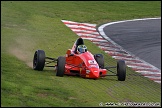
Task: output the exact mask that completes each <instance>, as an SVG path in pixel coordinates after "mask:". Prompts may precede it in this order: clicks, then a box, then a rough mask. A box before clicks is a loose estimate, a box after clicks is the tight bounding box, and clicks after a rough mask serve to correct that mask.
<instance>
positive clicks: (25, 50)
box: [9, 36, 34, 68]
mask: <svg viewBox="0 0 162 108" xmlns="http://www.w3.org/2000/svg"><path fill="white" fill-rule="evenodd" d="M33 43H34V42H33ZM33 43H32V41H31V39H30V38H29V37H27V36H26V37H25V36H21V37H18V38H15V40H14V41H13V43H12V44H11V45H10V47H9V53H11V54H12V55H14V56H15V57H17V58H18V59H19V60H21V61H23V62H25V63H26V64H27V66H29V67H31V68H32V65H33V63H32V60H33V58H32V57H33V53H32V52H31V51H30V50H31V49H32V48H33V46H34V44H33Z"/></svg>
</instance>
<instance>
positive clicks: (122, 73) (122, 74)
mask: <svg viewBox="0 0 162 108" xmlns="http://www.w3.org/2000/svg"><path fill="white" fill-rule="evenodd" d="M117 77H118V80H119V81H125V78H126V65H125V61H124V60H119V61H117Z"/></svg>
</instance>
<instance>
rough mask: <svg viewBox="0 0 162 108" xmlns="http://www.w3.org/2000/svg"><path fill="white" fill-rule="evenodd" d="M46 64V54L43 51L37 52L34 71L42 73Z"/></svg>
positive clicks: (34, 59)
mask: <svg viewBox="0 0 162 108" xmlns="http://www.w3.org/2000/svg"><path fill="white" fill-rule="evenodd" d="M44 64H45V52H44V51H43V50H37V51H35V53H34V58H33V69H34V70H38V71H42V70H43V68H44Z"/></svg>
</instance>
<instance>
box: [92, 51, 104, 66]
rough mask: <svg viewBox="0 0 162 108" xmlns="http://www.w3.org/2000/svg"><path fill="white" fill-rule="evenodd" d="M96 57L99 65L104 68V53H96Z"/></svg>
mask: <svg viewBox="0 0 162 108" xmlns="http://www.w3.org/2000/svg"><path fill="white" fill-rule="evenodd" d="M94 59H95V60H96V62H97V63H98V65H99V67H100V68H101V69H104V57H103V55H102V54H95V55H94Z"/></svg>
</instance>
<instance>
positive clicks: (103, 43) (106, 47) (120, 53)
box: [61, 18, 161, 84]
mask: <svg viewBox="0 0 162 108" xmlns="http://www.w3.org/2000/svg"><path fill="white" fill-rule="evenodd" d="M148 19H152V18H145V19H134V20H125V21H117V22H110V23H107V24H104V25H101V26H100V27H99V28H98V31H99V32H98V31H97V30H96V24H89V23H79V22H74V21H67V20H61V21H62V22H63V23H64V24H65V25H66V26H67V27H69V28H70V29H71V30H72V31H73V32H75V33H76V34H77V35H78V36H79V37H81V38H83V39H88V40H90V41H91V42H93V43H94V44H96V45H97V46H98V47H99V48H101V49H102V50H103V51H105V52H106V53H108V54H109V55H110V56H112V58H115V59H116V60H121V59H122V60H125V62H126V65H127V66H128V67H130V68H132V69H133V70H134V71H136V72H138V73H141V74H142V75H143V76H144V77H147V78H149V79H150V80H153V81H154V82H157V83H160V84H161V70H160V69H158V68H156V67H155V66H153V65H151V64H149V63H147V62H145V61H144V60H142V59H140V58H138V57H135V56H134V55H133V54H130V53H129V52H128V51H126V50H124V49H123V48H122V47H121V46H120V45H118V44H116V43H115V42H114V41H113V40H111V39H110V38H109V37H107V36H106V35H105V33H104V32H103V28H104V27H106V26H110V25H112V24H116V23H122V22H127V21H137V20H148Z"/></svg>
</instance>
